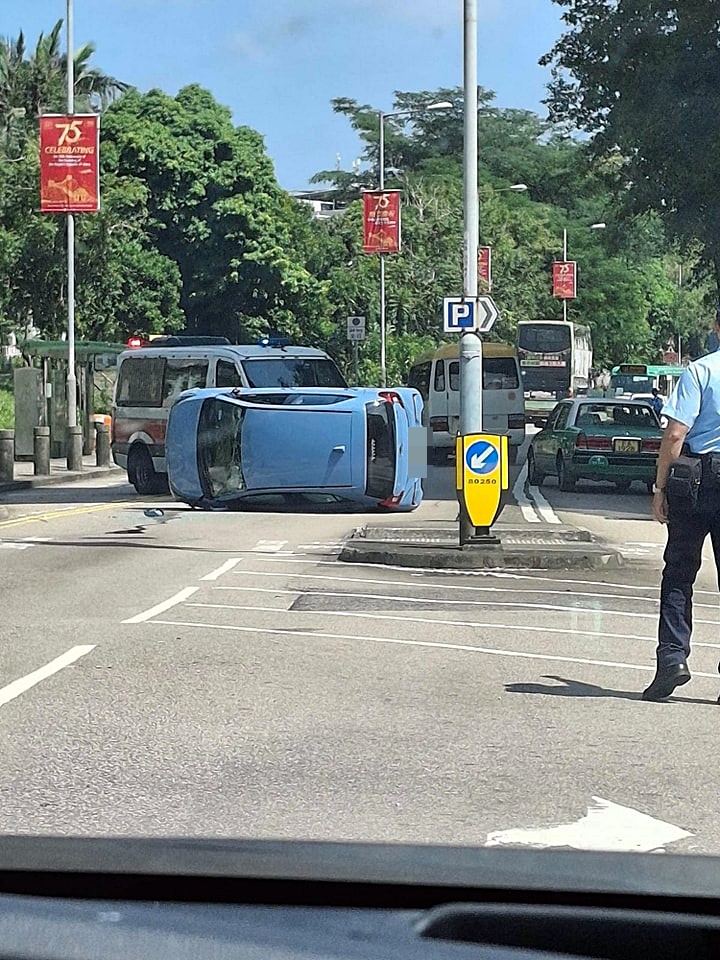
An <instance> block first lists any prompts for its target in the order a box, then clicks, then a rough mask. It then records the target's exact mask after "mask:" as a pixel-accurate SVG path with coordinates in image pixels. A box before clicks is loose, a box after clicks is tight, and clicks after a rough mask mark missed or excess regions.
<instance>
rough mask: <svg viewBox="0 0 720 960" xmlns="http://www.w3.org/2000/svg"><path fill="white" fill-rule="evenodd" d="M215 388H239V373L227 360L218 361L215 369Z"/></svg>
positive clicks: (240, 383) (240, 379) (240, 384)
mask: <svg viewBox="0 0 720 960" xmlns="http://www.w3.org/2000/svg"><path fill="white" fill-rule="evenodd" d="M215 386H217V387H241V386H242V377H241V376H240V371H239V370H238V368H237V367H236V366H235V364H234V363H231V362H230V361H229V360H218V362H217V367H216V368H215Z"/></svg>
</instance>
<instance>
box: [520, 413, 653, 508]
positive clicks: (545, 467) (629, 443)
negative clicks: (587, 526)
mask: <svg viewBox="0 0 720 960" xmlns="http://www.w3.org/2000/svg"><path fill="white" fill-rule="evenodd" d="M661 438H662V427H661V426H660V421H659V419H658V417H657V414H656V413H655V411H654V410H653V408H652V407H651V406H650V404H649V403H645V402H643V401H635V400H605V399H602V398H599V399H591V398H587V397H584V398H579V399H576V400H563V401H561V402H560V403H558V404H557V406H556V407H555V408H554V409H553V410H552V412H551V413H550V416H549V417H548V419H547V423H546V424H545V425H544V426H543V429H542V430H540V432H539V433H537V434H536V435H535V436H534V437H533V439H532V441H531V443H530V449H529V450H528V455H527V465H528V481H529V483H530V484H532V485H539V484H541V483H542V482H543V481H544V479H545V477H546V476H556V477H557V478H558V486H559V487H560V489H561V490H572V489H573V488H574V486H575V483H576V481H577V480H580V479H583V480H606V481H610V482H612V483H614V484H615V486H616V487H617V488H618V489H619V490H621V491H625V490H628V489H629V487H630V484H631V483H632V482H633V480H639V481H641V482H642V483H644V484H645V485H646V486H647V489H648V492H652V485H653V482H654V480H655V467H656V464H657V457H658V452H659V450H660V440H661Z"/></svg>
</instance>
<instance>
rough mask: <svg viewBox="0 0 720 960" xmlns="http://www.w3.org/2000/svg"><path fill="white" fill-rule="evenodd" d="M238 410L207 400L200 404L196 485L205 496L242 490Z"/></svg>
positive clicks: (240, 413) (239, 418) (239, 408)
mask: <svg viewBox="0 0 720 960" xmlns="http://www.w3.org/2000/svg"><path fill="white" fill-rule="evenodd" d="M244 412H245V411H244V410H243V408H242V407H240V406H238V405H237V404H235V403H228V402H227V401H225V400H217V399H215V398H212V397H211V398H210V399H208V400H206V401H205V402H204V403H203V407H202V411H201V413H200V420H199V423H198V434H197V453H198V465H199V467H200V484H201V486H202V488H203V492H204V493H205V495H206V496H208V497H214V498H216V497H223V496H225V495H227V494H231V493H234V492H236V491H237V490H242V488H243V487H244V485H245V483H244V479H243V472H242V463H241V460H240V443H241V426H242V418H243V414H244Z"/></svg>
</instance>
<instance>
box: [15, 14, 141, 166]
mask: <svg viewBox="0 0 720 960" xmlns="http://www.w3.org/2000/svg"><path fill="white" fill-rule="evenodd" d="M62 27H63V21H62V20H58V22H57V23H56V24H55V26H54V27H53V28H52V30H51V31H50V33H48V34H47V35H46V34H44V33H41V34H40V36H39V37H38V40H37V43H36V44H35V47H34V49H33V50H32V51H29V50H28V48H27V46H26V43H25V36H24V34H23V33H22V31H21V32H20V33H19V34H18V36H17V38H16V39H11V38H5V39H0V149H2V148H4V152H5V155H6V156H13V155H15V156H16V155H18V153H19V152H20V151H21V148H22V145H23V144H24V143H25V142H27V141H28V140H31V139H32V138H33V137H34V135H35V134H36V132H37V122H38V117H39V116H40V114H42V113H62V112H63V111H64V110H65V108H66V105H67V54H66V53H64V52H63V50H62ZM94 52H95V47H94V45H93V44H91V43H86V44H84V45H83V46H82V47H80V48H79V50H78V51H77V52H76V53H75V54H74V56H73V69H74V78H75V85H74V91H75V97H76V104H75V108H76V111H77V112H83V111H88V110H90V109H100V110H102V109H104V108H105V107H106V106H107V105H108V104H109V103H111V102H112V101H113V100H114V99H115V98H116V97H117V96H118V95H119V94H121V93H122V92H123V91H124V90H126V89H127V87H128V85H127V84H126V83H123V82H122V81H120V80H117V79H115V77H111V76H109V75H108V74H106V73H103V72H102V71H101V70H99V69H98V68H97V67H95V66H93V65H91V63H90V60H91V58H92V56H93V54H94ZM0 156H1V154H0Z"/></svg>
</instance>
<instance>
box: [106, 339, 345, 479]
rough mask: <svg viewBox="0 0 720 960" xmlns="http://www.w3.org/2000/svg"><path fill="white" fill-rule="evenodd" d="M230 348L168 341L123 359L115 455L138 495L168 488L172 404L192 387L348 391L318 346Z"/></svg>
mask: <svg viewBox="0 0 720 960" xmlns="http://www.w3.org/2000/svg"><path fill="white" fill-rule="evenodd" d="M281 343H283V341H274V340H270V339H264V340H261V341H260V343H259V344H258V345H256V346H249V345H245V344H240V345H237V344H231V343H230V341H229V340H226V339H225V338H224V337H174V336H173V337H164V338H157V339H155V340H151V341H150V342H149V344H148V345H141V344H139V343H138V345H137V346H136V347H135V348H133V349H130V350H126V351H124V352H123V353H121V354H120V355H119V357H118V370H117V380H116V382H115V397H114V400H113V406H112V454H113V459H114V461H115V463H116V464H117V465H118V466H119V467H123V468H124V469H125V470H127V472H128V478H129V480H130V483H132V484H133V486H134V487H135V489H136V490H137V492H138V493H141V494H146V493H156V492H159V491H161V490H163V489H164V487H165V483H166V479H167V467H166V464H165V430H166V428H167V421H168V415H169V413H170V407H171V406H172V405H173V403H174V401H175V400H176V399H177V397H179V396H180V394H181V393H182V392H183V390H189V389H191V388H192V387H343V388H344V387H347V383H346V382H345V378H344V377H343V375H342V374H341V373H340V371H339V370H338V368H337V367H336V366H335V363H334V361H333V360H331V358H330V357H329V356H328V355H327V354H326V353H325V352H324V351H323V350H316V349H314V348H312V347H290V346H280V345H277V344H281Z"/></svg>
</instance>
